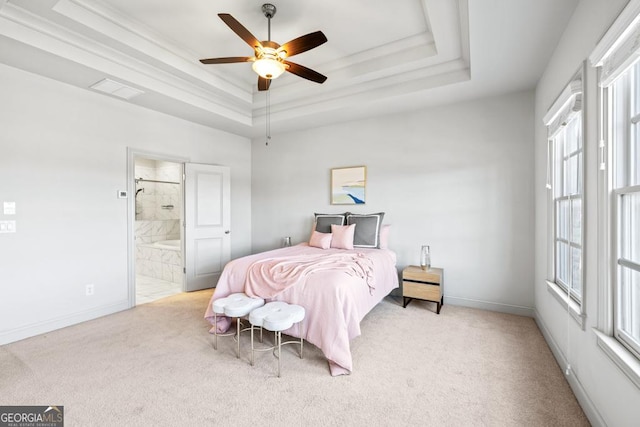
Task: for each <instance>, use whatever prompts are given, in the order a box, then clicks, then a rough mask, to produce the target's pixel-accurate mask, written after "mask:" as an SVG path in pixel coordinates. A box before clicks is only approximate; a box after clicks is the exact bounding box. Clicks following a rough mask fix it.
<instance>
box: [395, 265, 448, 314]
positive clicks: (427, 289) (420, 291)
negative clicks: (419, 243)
mask: <svg viewBox="0 0 640 427" xmlns="http://www.w3.org/2000/svg"><path fill="white" fill-rule="evenodd" d="M443 287H444V271H443V270H442V269H441V268H434V267H431V268H430V269H429V270H423V269H422V268H420V267H417V266H415V265H410V266H408V267H407V268H405V269H404V270H402V299H403V307H405V308H406V307H407V304H409V303H410V302H411V300H412V299H414V298H416V299H421V300H425V301H433V302H435V303H436V304H438V311H437V313H438V314H440V308H441V307H442V305H444V292H443Z"/></svg>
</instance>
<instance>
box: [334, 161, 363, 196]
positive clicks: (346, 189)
mask: <svg viewBox="0 0 640 427" xmlns="http://www.w3.org/2000/svg"><path fill="white" fill-rule="evenodd" d="M366 186H367V167H366V166H353V167H347V168H334V169H331V204H332V205H363V204H364V202H365V199H366V194H365V190H366Z"/></svg>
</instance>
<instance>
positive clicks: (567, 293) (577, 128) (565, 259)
mask: <svg viewBox="0 0 640 427" xmlns="http://www.w3.org/2000/svg"><path fill="white" fill-rule="evenodd" d="M582 76H583V73H582V70H580V71H579V72H578V73H576V74H575V75H574V76H573V78H572V80H571V82H570V83H569V84H568V85H567V87H566V88H565V89H564V90H563V91H562V93H561V94H560V95H559V96H558V98H557V99H556V101H555V102H554V103H553V105H552V106H551V108H550V109H549V111H548V112H547V114H546V115H545V117H544V122H545V125H546V126H547V133H548V140H549V151H548V153H547V154H548V160H547V161H548V166H547V167H548V174H547V188H549V190H550V191H549V203H548V206H549V215H548V218H549V224H550V227H549V229H548V235H549V238H548V242H549V252H550V253H551V254H553V255H552V260H551V262H550V264H549V265H550V268H549V273H548V278H549V280H548V281H547V283H548V285H549V290H550V291H551V292H552V293H553V294H554V295H555V296H556V297H558V299H559V300H560V301H561V302H563V303H566V304H567V305H568V308H569V309H572V310H570V312H571V313H572V314H573V316H574V318H576V319H577V320H578V322H579V323H580V325H582V323H583V322H582V298H583V286H582V283H583V268H582V266H583V235H584V233H583V220H582V218H583V216H584V215H583V173H584V171H583V163H584V154H583V153H584V148H583V121H582V93H583V89H582Z"/></svg>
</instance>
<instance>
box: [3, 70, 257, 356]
mask: <svg viewBox="0 0 640 427" xmlns="http://www.w3.org/2000/svg"><path fill="white" fill-rule="evenodd" d="M0 93H2V102H1V103H0V129H1V131H0V209H1V206H2V205H1V203H2V202H4V201H13V202H16V206H17V214H16V215H15V216H8V215H4V214H3V212H2V211H1V210H0V219H3V220H7V219H15V220H16V221H17V233H15V234H0V344H2V343H6V342H10V341H14V340H16V339H20V338H24V337H27V336H31V335H35V334H37V333H41V332H45V331H48V330H51V329H55V328H57V327H62V326H66V325H69V324H73V323H76V322H80V321H83V320H87V319H90V318H93V317H96V316H99V315H102V314H107V313H111V312H114V311H117V310H121V309H124V308H126V307H127V289H128V284H127V215H128V213H127V200H125V199H118V198H117V197H116V196H117V191H118V190H126V189H127V147H132V148H134V149H136V150H144V151H151V152H155V153H161V154H165V155H168V156H174V157H176V156H177V157H182V158H188V159H190V161H192V162H197V163H212V164H222V165H226V166H230V168H231V192H232V205H231V213H232V225H233V241H232V247H231V250H232V256H233V257H237V256H241V255H245V254H247V253H249V252H250V250H251V226H250V223H251V144H250V141H249V140H248V139H247V138H243V137H239V136H235V135H231V134H228V133H224V132H220V131H216V130H213V129H210V128H207V127H204V126H200V125H196V124H193V123H190V122H186V121H184V120H181V119H177V118H174V117H170V116H167V115H164V114H160V113H157V112H154V111H151V110H147V109H144V108H140V107H136V106H133V105H131V104H128V103H127V102H126V101H121V100H118V99H113V98H110V97H108V96H105V95H101V94H97V93H94V92H91V91H89V90H83V89H78V88H75V87H72V86H69V85H65V84H63V83H59V82H56V81H53V80H50V79H47V78H43V77H40V76H36V75H33V74H29V73H26V72H23V71H21V70H18V69H15V68H11V67H7V66H4V65H0ZM131 196H132V197H133V195H131ZM89 283H92V284H94V285H95V294H94V295H93V296H91V297H88V296H85V285H86V284H89Z"/></svg>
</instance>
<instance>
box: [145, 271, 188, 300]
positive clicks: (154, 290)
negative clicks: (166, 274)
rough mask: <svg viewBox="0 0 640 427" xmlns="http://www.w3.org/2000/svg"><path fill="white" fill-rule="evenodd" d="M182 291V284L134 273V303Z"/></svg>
mask: <svg viewBox="0 0 640 427" xmlns="http://www.w3.org/2000/svg"><path fill="white" fill-rule="evenodd" d="M180 292H182V285H179V284H177V283H173V282H167V281H166V280H161V279H154V278H153V277H148V276H141V275H139V274H138V275H136V305H140V304H145V303H148V302H151V301H155V300H158V299H160V298H165V297H168V296H171V295H175V294H179V293H180Z"/></svg>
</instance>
